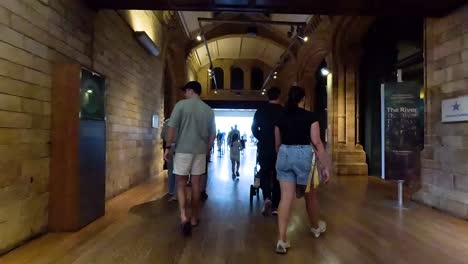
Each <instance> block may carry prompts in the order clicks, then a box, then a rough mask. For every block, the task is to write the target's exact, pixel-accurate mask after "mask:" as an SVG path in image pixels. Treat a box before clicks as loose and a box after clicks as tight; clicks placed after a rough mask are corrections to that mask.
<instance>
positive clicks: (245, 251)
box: [0, 152, 468, 264]
mask: <svg viewBox="0 0 468 264" xmlns="http://www.w3.org/2000/svg"><path fill="white" fill-rule="evenodd" d="M254 160H255V159H254V153H253V152H247V153H246V155H245V156H243V164H242V167H243V168H242V172H241V179H240V181H239V182H233V181H232V180H231V179H230V173H229V166H230V164H229V160H228V159H227V157H224V158H214V160H213V163H212V164H211V167H210V176H211V177H210V183H209V195H210V197H209V199H208V201H207V202H206V203H205V204H204V207H203V212H202V219H201V224H200V226H199V227H198V228H197V229H195V230H194V233H193V236H192V237H191V238H188V239H184V238H183V237H182V236H181V235H180V232H179V229H178V227H179V226H178V218H177V216H178V213H177V204H176V203H170V202H167V201H166V200H167V199H166V198H163V199H160V198H161V197H162V196H163V194H164V186H163V184H158V183H155V182H150V183H146V184H143V185H141V186H138V187H136V188H134V189H132V190H130V191H128V192H126V193H124V194H122V195H120V196H118V197H116V198H114V199H112V200H111V201H109V202H108V204H107V213H106V216H105V217H103V218H101V219H99V220H98V221H96V222H94V223H93V224H91V225H89V226H87V227H86V228H84V229H83V230H82V231H80V232H77V233H65V234H47V235H45V236H42V237H40V238H38V239H36V240H34V241H32V242H30V243H28V244H26V245H24V246H22V247H20V248H18V249H16V250H15V251H12V252H10V253H9V254H7V255H5V256H3V257H2V258H0V263H1V264H10V263H14V264H26V263H27V264H35V263H38V264H39V263H41V264H42V263H54V264H58V263H66V264H69V263H86V264H88V263H97V264H101V263H102V264H105V263H178V264H183V263H209V264H211V263H213V264H216V263H236V264H237V263H241V264H249V263H330V264H331V263H444V264H446V263H468V223H467V222H466V221H463V220H460V219H457V218H454V217H452V216H449V215H446V214H444V213H441V212H439V211H436V210H433V209H431V208H427V207H424V206H417V207H416V208H415V209H412V210H408V211H398V210H393V209H390V208H386V207H385V206H383V201H384V200H386V199H391V198H394V196H393V194H394V187H393V186H390V185H388V184H386V183H383V182H381V181H380V180H378V179H375V178H370V177H369V178H367V177H365V178H364V177H363V178H339V179H335V181H334V182H333V183H332V184H330V185H328V186H326V187H324V188H322V189H321V190H320V201H321V205H322V217H323V219H325V220H326V221H327V223H328V232H327V233H326V234H325V235H324V236H323V237H320V238H319V239H315V238H313V237H312V235H311V234H310V233H308V232H307V229H308V228H307V226H308V224H307V219H306V214H305V209H304V204H303V201H302V200H298V201H296V204H295V208H294V212H293V216H292V218H291V225H290V228H289V234H290V239H291V242H292V246H293V247H292V249H291V250H290V251H289V253H288V254H287V255H286V256H279V255H276V254H275V253H274V246H275V242H276V219H275V218H274V217H269V218H265V217H263V216H262V215H261V214H260V210H261V202H260V201H254V204H253V206H252V207H250V206H249V186H250V183H251V182H252V181H253V176H252V174H253V161H254Z"/></svg>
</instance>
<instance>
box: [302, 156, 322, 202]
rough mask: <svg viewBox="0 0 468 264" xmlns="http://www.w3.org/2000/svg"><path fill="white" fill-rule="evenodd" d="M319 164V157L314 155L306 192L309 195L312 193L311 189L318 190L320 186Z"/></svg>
mask: <svg viewBox="0 0 468 264" xmlns="http://www.w3.org/2000/svg"><path fill="white" fill-rule="evenodd" d="M319 162H320V161H318V160H317V156H316V155H315V153H314V158H313V159H312V167H311V169H310V173H309V179H308V182H307V187H306V190H305V192H306V193H308V192H310V189H311V188H312V189H316V188H317V187H318V186H319V185H320V178H321V177H320V168H319V166H320V165H319Z"/></svg>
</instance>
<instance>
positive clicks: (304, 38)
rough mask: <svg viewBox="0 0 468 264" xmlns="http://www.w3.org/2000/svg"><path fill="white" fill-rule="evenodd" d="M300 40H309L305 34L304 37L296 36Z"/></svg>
mask: <svg viewBox="0 0 468 264" xmlns="http://www.w3.org/2000/svg"><path fill="white" fill-rule="evenodd" d="M297 37H298V38H299V39H300V40H302V41H304V42H307V41H309V37H307V36H305V37H301V36H299V35H298V36H297Z"/></svg>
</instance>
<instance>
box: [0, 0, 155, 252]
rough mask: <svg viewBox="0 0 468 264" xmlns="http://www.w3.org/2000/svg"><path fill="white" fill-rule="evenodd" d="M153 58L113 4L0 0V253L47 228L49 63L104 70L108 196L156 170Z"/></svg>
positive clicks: (149, 14) (75, 1) (67, 0)
mask: <svg viewBox="0 0 468 264" xmlns="http://www.w3.org/2000/svg"><path fill="white" fill-rule="evenodd" d="M139 15H140V14H139ZM146 15H148V16H152V18H150V19H152V20H154V21H156V20H157V19H156V16H155V15H154V13H153V14H152V13H151V12H147V13H146ZM124 17H125V16H124ZM153 26H157V24H156V23H154V25H153ZM157 32H161V30H157ZM158 41H160V40H158ZM158 44H159V43H158ZM161 61H162V59H161V58H160V57H158V58H154V57H150V56H149V55H148V54H147V53H146V52H145V51H144V50H143V49H142V48H141V47H140V46H139V45H138V43H136V41H135V39H134V37H133V32H132V30H131V28H130V27H129V25H128V24H127V23H126V22H125V21H124V20H123V19H122V18H121V17H120V16H118V14H117V13H116V12H115V11H105V12H100V13H97V14H96V13H95V12H94V11H92V10H90V9H88V8H86V7H85V6H83V4H82V1H79V0H2V1H0V254H1V253H2V252H5V251H6V250H9V249H11V248H12V247H14V246H16V245H18V244H19V243H21V242H22V241H24V240H27V239H29V238H31V237H32V236H34V235H37V234H40V233H42V232H45V230H46V227H47V214H48V211H47V205H48V180H49V162H50V145H49V143H50V116H51V107H50V101H51V92H50V91H51V76H50V74H51V69H52V66H53V63H55V62H76V63H81V64H82V65H84V66H86V67H89V68H94V69H95V70H97V71H99V72H101V73H103V74H104V75H105V76H106V77H107V92H108V96H107V114H108V122H107V125H108V129H107V140H108V142H107V181H106V183H107V186H106V196H107V197H112V196H114V195H116V194H118V193H120V192H122V191H124V190H127V189H128V188H130V187H131V186H133V185H135V184H137V183H139V182H141V181H143V180H145V179H148V178H149V177H152V176H157V175H158V173H159V172H160V170H161V167H162V163H161V149H160V142H159V131H158V129H153V128H151V115H152V114H153V113H157V114H159V115H160V116H161V117H162V107H163V94H162V90H161V75H162V63H161Z"/></svg>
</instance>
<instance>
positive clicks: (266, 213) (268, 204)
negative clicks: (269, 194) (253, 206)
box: [262, 200, 271, 216]
mask: <svg viewBox="0 0 468 264" xmlns="http://www.w3.org/2000/svg"><path fill="white" fill-rule="evenodd" d="M262 214H263V215H264V216H269V215H270V214H271V201H270V200H265V205H264V206H263V210H262Z"/></svg>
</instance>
